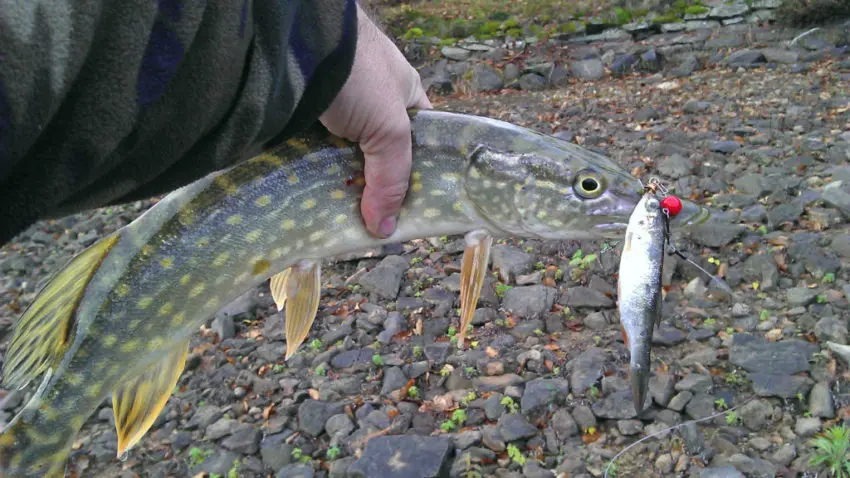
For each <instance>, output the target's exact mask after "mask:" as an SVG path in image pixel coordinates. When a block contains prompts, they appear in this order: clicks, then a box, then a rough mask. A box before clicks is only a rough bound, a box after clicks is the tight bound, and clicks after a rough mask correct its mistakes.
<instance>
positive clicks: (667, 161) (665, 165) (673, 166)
mask: <svg viewBox="0 0 850 478" xmlns="http://www.w3.org/2000/svg"><path fill="white" fill-rule="evenodd" d="M693 168H694V163H693V161H692V160H690V159H689V158H686V157H684V156H682V155H681V154H678V153H675V154H673V155H671V156H668V157H666V158H664V159H662V160H661V161H660V162H659V164H658V172H660V173H661V174H663V175H665V176H668V177H670V178H673V179H678V178H681V177H684V176H687V175H689V174H691V173H692V172H693Z"/></svg>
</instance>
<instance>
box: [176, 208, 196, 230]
mask: <svg viewBox="0 0 850 478" xmlns="http://www.w3.org/2000/svg"><path fill="white" fill-rule="evenodd" d="M177 221H178V222H179V223H180V224H181V225H183V226H189V225H191V224H192V223H193V222H195V212H194V211H192V210H190V209H181V210H180V211H178V212H177Z"/></svg>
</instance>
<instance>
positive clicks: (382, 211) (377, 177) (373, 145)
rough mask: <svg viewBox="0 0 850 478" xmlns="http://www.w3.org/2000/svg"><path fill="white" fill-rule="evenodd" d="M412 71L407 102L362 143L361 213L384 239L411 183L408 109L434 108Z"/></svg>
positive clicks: (368, 226)
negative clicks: (363, 185) (362, 187)
mask: <svg viewBox="0 0 850 478" xmlns="http://www.w3.org/2000/svg"><path fill="white" fill-rule="evenodd" d="M411 70H412V73H413V74H411V75H410V78H411V85H410V87H409V89H407V92H408V94H407V95H406V96H407V98H406V99H405V100H404V103H402V102H396V103H394V106H393V107H392V108H391V111H388V112H387V115H386V117H385V120H384V121H381V122H379V123H378V125H377V127H376V128H375V130H374V131H373V132H370V133H371V134H367V135H366V137H365V138H364V139H363V140H362V141H361V143H360V147H361V149H362V150H363V155H364V158H365V164H364V175H365V179H366V187H365V189H364V191H363V198H362V202H361V206H360V210H361V214H362V215H363V220H364V222H365V225H366V229H367V230H368V231H369V232H370V233H372V234H374V235H375V236H378V237H382V238H384V237H388V236H390V235H391V234H392V233H393V232H394V231H395V229H396V224H397V221H398V218H397V216H398V212H399V210H400V209H401V205H402V203H403V202H404V198H405V196H406V194H407V190H408V186H409V182H410V170H411V166H412V156H413V148H412V138H411V131H410V117H409V116H408V114H407V107H417V108H422V109H428V108H431V102H430V101H428V97H427V96H426V94H425V91H424V90H423V88H422V84H421V82H420V80H419V74H418V73H417V72H416V71H415V70H413V68H411Z"/></svg>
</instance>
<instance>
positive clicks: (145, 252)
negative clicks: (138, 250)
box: [142, 244, 153, 256]
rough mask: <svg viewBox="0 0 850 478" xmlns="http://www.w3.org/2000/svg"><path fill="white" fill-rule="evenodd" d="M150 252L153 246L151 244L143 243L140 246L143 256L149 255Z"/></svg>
mask: <svg viewBox="0 0 850 478" xmlns="http://www.w3.org/2000/svg"><path fill="white" fill-rule="evenodd" d="M151 253H153V246H152V245H150V244H145V245H144V246H142V255H143V256H149V255H151Z"/></svg>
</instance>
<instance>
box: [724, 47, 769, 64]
mask: <svg viewBox="0 0 850 478" xmlns="http://www.w3.org/2000/svg"><path fill="white" fill-rule="evenodd" d="M765 61H766V59H765V57H764V54H763V53H762V52H761V51H758V50H748V49H743V50H738V51H736V52H734V53H732V54H730V55H729V56H727V57H726V61H725V63H726V65H727V66H730V67H732V68H739V67H747V66H752V65H755V64H758V63H764V62H765Z"/></svg>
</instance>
